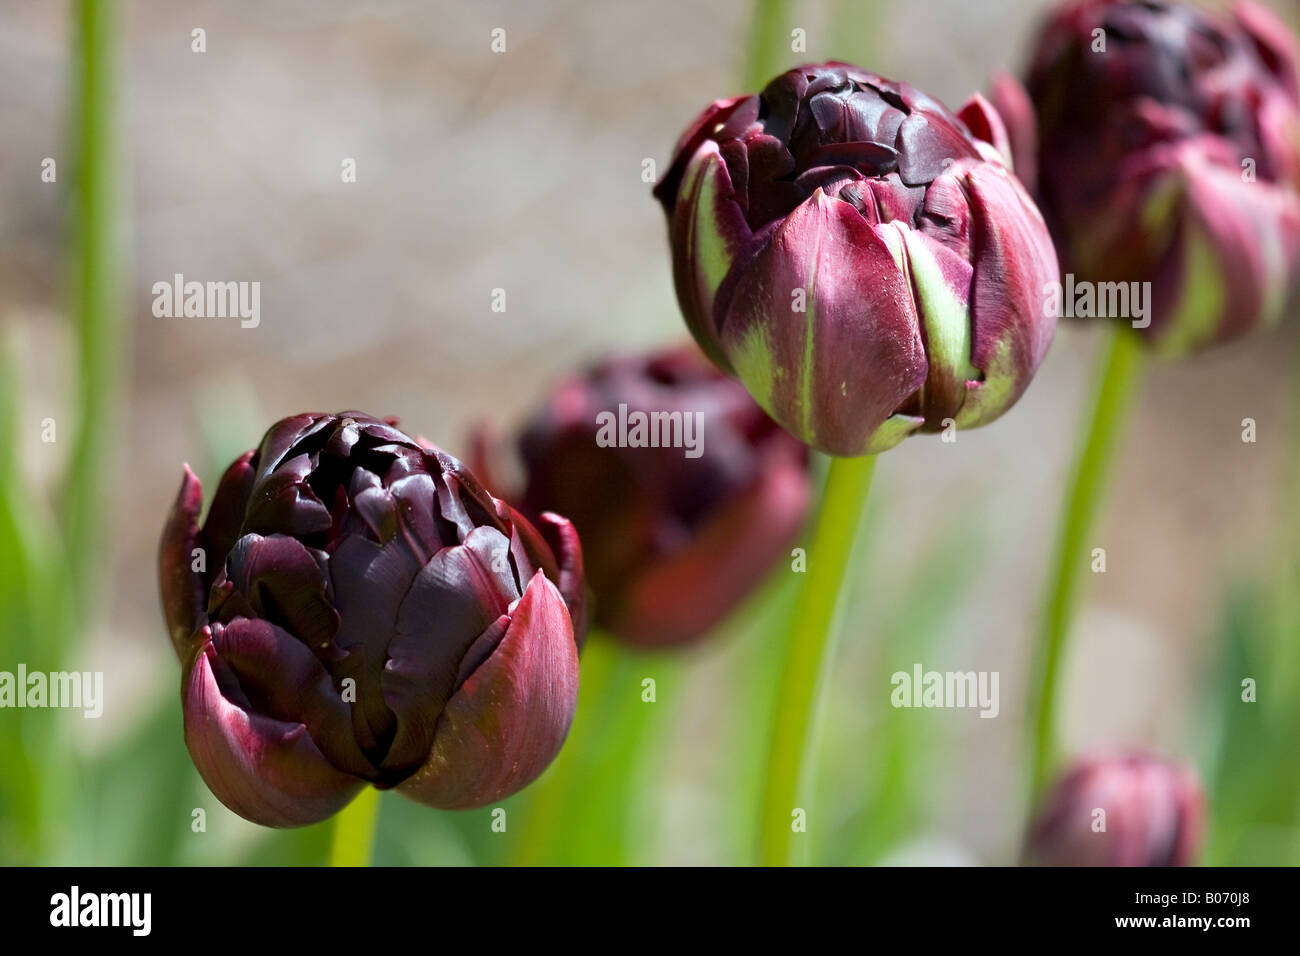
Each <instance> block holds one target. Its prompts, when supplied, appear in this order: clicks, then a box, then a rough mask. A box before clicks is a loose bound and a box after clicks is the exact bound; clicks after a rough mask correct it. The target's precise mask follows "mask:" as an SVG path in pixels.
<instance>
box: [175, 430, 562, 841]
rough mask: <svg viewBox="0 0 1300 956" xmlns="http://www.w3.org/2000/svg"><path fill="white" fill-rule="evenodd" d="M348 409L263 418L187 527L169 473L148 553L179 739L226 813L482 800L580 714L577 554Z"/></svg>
mask: <svg viewBox="0 0 1300 956" xmlns="http://www.w3.org/2000/svg"><path fill="white" fill-rule="evenodd" d="M395 426H396V422H395V420H392V419H389V420H387V421H379V420H377V419H375V418H371V417H370V416H369V415H364V414H361V413H359V412H342V413H339V414H338V415H322V414H307V415H296V416H293V417H291V418H286V419H283V420H282V421H279V422H277V423H276V424H275V425H273V426H271V428H270V430H269V431H267V433H266V435H265V437H264V438H263V439H262V443H261V445H260V446H259V447H258V448H257V449H256V450H255V451H250V452H247V453H246V454H244V455H242V456H240V458H238V459H237V460H236V461H235V462H234V464H232V465H231V466H230V468H229V469H228V470H227V471H226V473H225V475H224V476H223V477H222V479H221V482H220V485H219V486H218V488H217V491H216V494H215V496H214V497H213V500H212V503H211V506H210V508H209V511H208V517H207V520H206V521H205V522H204V524H203V526H202V527H201V528H200V527H199V524H198V516H199V510H200V506H201V504H202V490H201V488H200V486H199V481H198V479H197V478H195V477H194V475H193V474H192V473H191V472H190V470H189V468H188V467H186V469H185V476H184V480H183V481H182V483H181V489H180V493H179V495H178V497H177V499H176V504H175V506H174V507H173V509H172V512H171V514H170V516H169V517H168V519H167V524H166V527H165V529H164V531H163V535H162V542H161V546H160V551H159V577H160V585H161V591H162V603H163V610H164V614H165V617H166V620H167V626H168V629H169V631H170V633H171V638H172V643H173V645H174V646H175V649H176V653H177V655H178V656H179V658H180V661H181V669H182V676H181V696H182V702H183V705H184V715H185V742H186V745H187V746H188V748H189V751H190V755H191V757H192V758H193V760H194V763H195V765H196V766H197V767H198V770H199V773H200V774H201V775H202V776H203V779H204V780H205V781H206V782H207V784H208V786H209V787H210V788H211V790H212V792H213V793H214V794H215V795H216V796H217V797H218V799H220V800H221V802H222V803H224V804H225V805H226V806H227V807H229V808H230V809H231V810H233V811H235V812H236V813H238V814H240V815H241V816H243V817H246V818H247V819H249V820H252V821H253V822H255V823H260V824H264V825H267V826H300V825H303V824H308V823H314V822H317V821H319V820H323V819H325V818H326V817H329V816H330V815H332V814H333V813H335V812H336V811H338V810H339V809H341V808H342V807H343V806H344V805H345V804H346V803H347V802H348V801H349V800H351V799H352V798H353V797H354V796H355V795H356V794H357V792H358V791H359V790H360V789H361V788H362V787H364V786H365V785H366V784H372V785H374V786H375V787H377V788H379V789H389V788H395V789H396V790H397V791H398V792H399V793H402V794H403V795H405V796H407V797H410V798H411V799H414V800H417V801H419V802H421V803H425V804H428V805H429V806H433V807H440V808H446V809H455V808H469V807H477V806H482V805H484V804H486V803H490V802H492V801H495V800H498V799H500V798H502V797H505V796H507V795H508V794H511V793H513V792H515V791H516V790H518V789H520V788H521V787H523V786H524V785H525V784H527V783H528V782H529V781H531V780H532V779H533V778H534V777H536V776H537V775H538V774H539V773H541V771H542V770H543V769H544V768H545V767H546V766H547V764H548V763H550V761H551V759H552V758H553V757H554V756H555V754H556V752H557V751H558V750H559V748H560V745H561V743H562V742H563V740H564V736H565V734H566V732H567V731H568V727H569V723H570V721H571V720H572V717H573V712H574V707H575V705H576V701H577V687H578V650H579V646H580V642H581V641H582V638H583V636H584V635H583V623H582V622H583V615H584V611H583V606H582V602H583V594H584V584H583V576H582V557H581V551H580V548H579V546H578V539H577V535H576V534H575V532H574V531H573V528H572V526H571V525H570V524H569V523H568V522H567V521H565V520H564V519H563V518H560V517H558V516H556V515H551V514H546V515H542V516H540V518H539V526H540V530H539V528H535V527H534V526H533V525H532V524H531V523H529V522H528V521H527V520H526V519H524V518H523V517H521V516H520V515H519V513H518V512H516V511H515V510H514V509H513V508H511V507H510V506H509V505H507V504H505V503H504V502H502V501H498V500H497V499H495V498H493V497H492V496H491V495H489V494H488V493H487V492H486V491H485V490H484V489H483V487H482V486H481V485H480V484H479V482H478V481H477V479H475V477H474V476H473V475H472V474H471V473H470V472H469V470H468V469H467V468H466V467H465V466H464V465H463V464H461V463H460V462H459V461H457V460H456V459H454V458H452V457H451V456H450V455H447V454H445V453H443V452H442V451H439V450H438V449H436V448H433V447H432V446H430V445H427V444H424V443H422V442H419V441H417V440H415V439H412V438H410V437H408V436H407V435H405V434H403V433H402V432H401V431H399V430H398V429H397V428H396V427H395Z"/></svg>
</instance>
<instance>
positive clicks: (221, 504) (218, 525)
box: [202, 451, 257, 569]
mask: <svg viewBox="0 0 1300 956" xmlns="http://www.w3.org/2000/svg"><path fill="white" fill-rule="evenodd" d="M256 454H257V452H256V451H246V452H244V454H242V455H240V456H239V457H238V458H236V459H235V460H234V462H233V463H232V464H231V466H230V467H229V468H227V469H226V472H225V474H223V475H222V476H221V481H220V482H218V484H217V491H216V494H214V495H213V496H212V504H211V505H210V506H209V507H208V517H207V520H206V521H204V522H203V534H202V538H203V547H204V548H205V549H206V550H207V553H208V562H209V564H208V566H209V567H210V568H213V569H216V568H219V567H221V565H223V564H224V563H225V560H226V555H228V554H229V553H230V549H231V548H233V547H234V546H235V542H236V541H238V540H239V538H240V535H242V534H243V527H244V513H245V512H246V511H247V510H248V499H249V497H250V496H251V495H252V492H253V478H254V471H255V468H256V466H255V464H254V456H255V455H256Z"/></svg>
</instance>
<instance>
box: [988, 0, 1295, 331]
mask: <svg viewBox="0 0 1300 956" xmlns="http://www.w3.org/2000/svg"><path fill="white" fill-rule="evenodd" d="M1296 71H1297V57H1296V45H1295V41H1294V38H1293V37H1292V36H1291V34H1290V33H1289V32H1288V31H1287V29H1286V28H1285V27H1284V26H1283V25H1282V24H1281V23H1280V22H1279V21H1278V20H1277V19H1276V18H1275V17H1274V16H1273V15H1272V14H1270V13H1269V12H1268V11H1266V10H1264V9H1263V8H1261V7H1259V6H1256V5H1254V4H1251V3H1241V4H1238V5H1237V6H1236V8H1235V9H1234V10H1233V11H1232V12H1231V13H1230V14H1228V13H1217V12H1215V13H1211V12H1200V11H1197V10H1195V9H1193V8H1191V7H1188V6H1184V5H1182V4H1178V3H1164V2H1151V0H1141V2H1135V0H1081V2H1074V3H1069V4H1067V5H1064V6H1062V7H1060V8H1059V9H1058V10H1057V11H1056V12H1055V14H1054V15H1053V16H1052V17H1051V18H1050V19H1049V21H1048V22H1047V24H1046V26H1045V27H1044V29H1043V31H1042V34H1041V36H1040V38H1039V40H1038V42H1037V45H1036V53H1035V55H1034V57H1033V60H1032V64H1031V66H1030V68H1029V72H1028V78H1027V81H1026V86H1027V90H1028V97H1027V98H1026V97H1025V96H1023V95H1022V94H1021V93H1019V92H1018V91H1017V90H1016V89H1015V86H1014V84H1013V83H1011V82H1009V81H1008V79H1007V78H1003V80H1002V81H1001V82H1000V84H999V86H998V87H997V88H996V89H995V91H994V96H993V99H994V101H995V102H996V103H997V104H998V106H999V108H1000V109H1001V110H1002V113H1003V116H1004V118H1005V119H1006V120H1007V125H1008V127H1009V128H1010V129H1012V130H1013V131H1016V135H1013V136H1012V139H1013V140H1016V141H1018V142H1019V143H1021V144H1022V145H1021V146H1020V148H1019V149H1018V150H1017V152H1018V155H1017V165H1018V168H1026V167H1033V168H1034V173H1033V174H1034V175H1036V178H1037V189H1038V195H1037V198H1038V200H1039V203H1040V205H1041V207H1042V209H1043V213H1044V215H1045V217H1046V219H1047V222H1048V225H1049V227H1050V228H1051V230H1052V234H1053V236H1054V237H1055V240H1056V243H1057V251H1058V253H1059V255H1060V258H1061V262H1062V266H1063V268H1064V269H1065V270H1066V271H1067V272H1069V273H1073V274H1074V275H1075V278H1076V279H1078V280H1081V281H1087V282H1089V283H1094V284H1096V283H1103V282H1123V283H1140V282H1149V283H1150V286H1149V287H1148V289H1149V293H1150V302H1149V306H1148V311H1147V314H1145V315H1133V314H1128V315H1116V316H1114V317H1116V318H1123V319H1129V320H1133V324H1134V326H1135V327H1136V328H1139V329H1141V330H1142V335H1143V338H1144V339H1145V341H1146V342H1147V344H1148V345H1149V346H1150V347H1151V348H1152V349H1153V351H1154V352H1155V353H1156V354H1158V355H1161V356H1166V357H1179V356H1183V355H1186V354H1188V353H1190V352H1192V351H1195V350H1197V349H1201V348H1204V347H1206V346H1209V345H1213V344H1216V343H1220V342H1224V341H1227V340H1229V339H1233V338H1235V337H1237V336H1240V335H1242V334H1244V333H1246V332H1249V331H1251V330H1252V329H1256V328H1259V327H1263V326H1267V325H1270V324H1271V323H1273V322H1275V321H1276V320H1277V319H1278V318H1279V316H1280V315H1281V314H1282V312H1283V310H1284V307H1285V305H1286V302H1287V299H1288V298H1289V296H1290V294H1291V293H1292V291H1293V289H1294V285H1295V278H1296V275H1297V270H1298V268H1300V192H1298V190H1300V92H1298V91H1297V85H1296V75H1297V72H1296ZM1035 125H1036V126H1037V139H1038V141H1039V143H1040V144H1041V145H1040V147H1039V153H1038V157H1037V160H1036V164H1035V160H1034V158H1033V157H1032V155H1031V152H1032V145H1031V144H1032V141H1033V139H1034V135H1035V134H1034V132H1033V129H1034V126H1035Z"/></svg>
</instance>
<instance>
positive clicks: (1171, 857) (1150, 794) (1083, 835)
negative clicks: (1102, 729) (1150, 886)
mask: <svg viewBox="0 0 1300 956" xmlns="http://www.w3.org/2000/svg"><path fill="white" fill-rule="evenodd" d="M1204 804H1205V797H1204V794H1203V793H1202V791H1201V785H1200V781H1199V780H1198V779H1197V777H1196V774H1195V772H1194V771H1193V770H1192V769H1191V768H1189V767H1185V766H1181V765H1177V764H1172V763H1167V762H1165V761H1161V760H1156V759H1154V758H1152V757H1147V756H1144V755H1124V756H1113V755H1097V756H1093V757H1090V758H1088V759H1086V760H1082V761H1080V762H1079V763H1077V764H1076V765H1075V766H1074V767H1073V768H1072V769H1070V770H1069V771H1068V772H1067V773H1066V774H1065V776H1064V777H1062V778H1061V780H1060V781H1059V782H1058V783H1057V784H1056V786H1055V787H1054V788H1053V789H1052V791H1051V792H1050V793H1049V794H1048V795H1047V797H1046V799H1045V800H1044V801H1043V805H1042V807H1041V808H1040V809H1039V811H1038V816H1037V817H1036V819H1035V820H1034V823H1033V825H1032V827H1031V829H1030V833H1029V842H1028V846H1027V849H1026V854H1025V855H1026V861H1027V862H1029V863H1031V864H1035V865H1041V866H1187V865H1189V864H1190V863H1192V862H1193V860H1194V859H1195V856H1196V851H1197V849H1198V847H1199V844H1200V840H1201V832H1202V829H1203V827H1204V817H1205V807H1204Z"/></svg>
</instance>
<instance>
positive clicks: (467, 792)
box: [397, 571, 578, 810]
mask: <svg viewBox="0 0 1300 956" xmlns="http://www.w3.org/2000/svg"><path fill="white" fill-rule="evenodd" d="M577 702H578V652H577V646H576V644H575V643H574V640H573V627H572V624H571V623H570V620H569V611H568V609H567V608H566V607H565V605H564V599H563V597H561V595H560V592H559V590H558V589H557V588H556V587H555V585H554V584H552V583H551V582H550V580H549V579H548V578H547V577H546V575H545V574H543V573H542V572H540V571H539V572H537V574H535V575H534V576H533V579H532V580H531V581H530V582H529V583H528V587H527V589H526V590H525V591H524V596H523V597H522V598H520V600H519V603H518V604H517V605H516V606H515V608H514V610H513V611H512V612H511V614H510V626H509V628H508V629H507V631H506V634H505V637H503V638H502V639H501V643H500V644H499V645H497V649H496V651H495V652H494V653H493V654H492V656H491V657H489V658H488V659H487V660H486V661H485V662H484V663H483V664H482V665H480V666H479V668H478V669H477V670H475V671H474V673H473V674H471V675H470V676H469V677H468V678H466V680H465V682H464V683H463V684H462V685H461V686H460V689H459V690H457V691H456V693H455V694H454V695H453V696H452V698H451V700H449V701H448V702H447V706H446V708H445V709H444V710H443V714H442V720H441V721H439V724H438V732H437V736H436V737H435V738H434V744H433V750H432V751H431V753H430V754H429V759H428V760H427V761H426V762H425V764H424V766H422V767H421V768H420V769H419V770H418V771H416V772H415V773H414V774H412V775H411V776H410V777H408V778H407V779H406V780H405V781H404V782H403V783H401V784H400V785H399V786H398V788H397V789H398V790H399V792H401V793H402V794H403V795H405V796H407V797H410V798H411V799H413V800H417V801H419V802H420V803H424V804H427V805H429V806H433V807H440V808H442V809H448V810H453V809H468V808H472V807H481V806H483V805H485V804H488V803H491V802H492V801H494V800H499V799H501V798H503V797H506V796H509V795H510V794H512V793H514V792H516V791H517V790H519V789H520V788H522V787H524V786H525V785H527V784H528V783H530V782H531V781H532V780H533V779H534V778H535V777H537V775H538V774H540V773H541V772H542V771H543V770H544V769H546V766H547V765H548V764H549V763H550V762H551V760H553V759H554V757H555V755H556V754H557V753H558V752H559V750H560V746H561V744H563V742H564V738H565V736H566V734H567V733H568V730H569V725H570V723H571V722H572V721H573V713H574V710H575V709H576V708H577Z"/></svg>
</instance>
